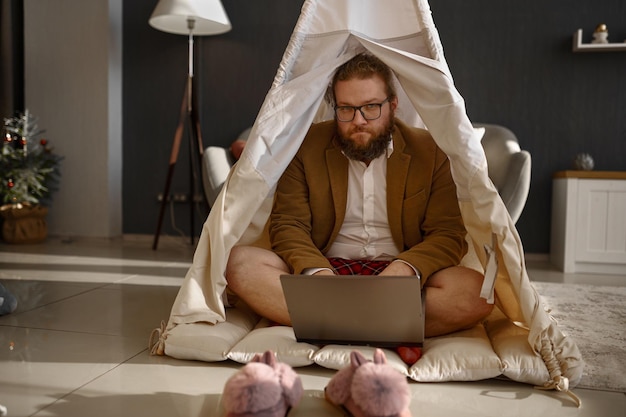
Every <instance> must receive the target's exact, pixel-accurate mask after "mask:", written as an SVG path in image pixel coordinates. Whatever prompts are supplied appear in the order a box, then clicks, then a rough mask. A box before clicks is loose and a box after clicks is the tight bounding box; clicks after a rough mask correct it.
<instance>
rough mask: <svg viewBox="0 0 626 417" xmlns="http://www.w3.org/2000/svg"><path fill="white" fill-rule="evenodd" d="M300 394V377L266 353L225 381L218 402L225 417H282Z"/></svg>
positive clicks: (272, 355)
mask: <svg viewBox="0 0 626 417" xmlns="http://www.w3.org/2000/svg"><path fill="white" fill-rule="evenodd" d="M302 392H303V388H302V381H301V380H300V377H299V376H298V375H297V374H296V373H295V372H294V370H293V369H292V368H291V367H290V366H289V365H287V364H284V363H280V362H278V361H277V360H276V357H275V356H274V353H273V352H271V351H267V352H265V353H264V354H263V355H256V356H255V357H254V359H253V360H252V362H250V363H248V364H246V365H245V366H244V367H243V368H241V369H240V370H239V371H238V372H237V373H236V374H234V375H233V376H232V377H230V378H229V379H228V381H226V385H225V386H224V394H223V396H222V400H223V403H224V408H225V409H226V413H227V414H226V416H227V417H285V416H286V415H287V414H288V413H289V410H291V408H292V407H295V406H296V405H297V404H298V402H299V401H300V398H301V397H302Z"/></svg>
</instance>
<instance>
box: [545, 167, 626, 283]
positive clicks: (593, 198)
mask: <svg viewBox="0 0 626 417" xmlns="http://www.w3.org/2000/svg"><path fill="white" fill-rule="evenodd" d="M551 232H552V234H551V242H550V259H551V262H552V264H554V265H556V266H557V267H559V268H560V269H561V270H562V271H563V272H590V273H608V274H624V275H626V172H621V171H610V172H609V171H561V172H557V173H556V174H555V175H554V179H553V187H552V231H551Z"/></svg>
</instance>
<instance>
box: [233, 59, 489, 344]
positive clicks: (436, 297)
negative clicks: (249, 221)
mask: <svg viewBox="0 0 626 417" xmlns="http://www.w3.org/2000/svg"><path fill="white" fill-rule="evenodd" d="M329 98H330V100H333V101H334V106H335V119H334V120H332V121H327V122H322V123H319V124H315V125H313V126H312V127H311V129H310V130H309V132H308V133H307V135H306V137H305V138H304V141H303V143H302V145H301V146H300V149H299V150H298V152H297V154H296V156H295V158H294V159H293V161H292V162H291V163H290V164H289V166H288V168H287V169H286V170H285V172H284V173H283V175H282V177H281V179H280V181H279V183H278V186H277V190H276V195H275V202H274V208H273V210H272V214H271V218H270V240H271V243H272V251H269V250H265V249H261V248H256V247H246V246H238V247H235V248H233V250H232V252H231V255H230V259H229V262H228V265H227V268H226V279H227V281H228V285H229V287H230V288H231V290H232V291H233V292H234V293H235V294H237V295H238V296H239V297H240V298H241V299H242V300H244V301H245V302H246V303H247V304H248V305H250V306H251V307H252V308H253V309H254V310H255V311H256V312H257V313H258V314H260V315H262V316H264V317H267V318H269V319H270V320H273V321H275V322H277V323H281V324H285V325H289V324H290V318H289V313H288V311H287V306H286V303H285V299H284V295H283V293H282V288H281V285H280V275H281V274H289V273H296V274H299V273H308V274H328V275H333V274H336V273H352V274H355V273H356V274H377V275H379V276H381V279H384V276H385V275H418V274H419V275H421V277H422V281H423V283H424V284H423V285H424V290H425V293H426V297H425V300H426V301H425V302H426V329H425V334H426V336H427V337H432V336H437V335H442V334H447V333H450V332H453V331H457V330H460V329H464V328H469V327H472V326H474V325H475V324H477V323H478V322H480V321H481V320H482V319H483V318H484V317H486V316H487V315H488V314H489V313H490V312H491V310H492V306H491V305H489V304H487V303H486V302H485V300H483V299H481V298H480V297H479V293H480V289H481V286H482V281H483V276H482V274H480V273H478V272H476V271H474V270H471V269H468V268H464V267H461V266H458V264H459V262H460V260H461V258H462V257H463V255H464V254H465V252H466V250H467V243H466V241H465V234H466V231H465V227H464V225H463V221H462V219H461V215H460V211H459V206H458V201H457V197H456V187H455V184H454V182H453V180H452V177H451V174H450V166H449V161H448V159H447V156H446V155H445V154H444V153H443V152H442V151H441V150H440V149H439V148H438V147H437V146H436V144H435V142H434V141H433V139H432V137H431V136H430V134H429V133H428V132H427V131H425V130H422V129H416V128H412V127H408V126H406V125H405V124H403V123H402V122H400V121H399V120H397V119H395V118H394V114H395V110H396V108H397V106H398V98H397V96H396V91H395V87H394V85H393V76H392V72H391V70H390V69H389V67H387V66H386V65H385V64H384V63H383V62H381V61H380V60H379V59H378V58H376V57H374V56H371V55H368V54H360V55H357V56H356V57H355V58H353V59H352V60H350V61H349V62H347V63H346V64H344V65H342V66H341V67H339V68H338V69H337V71H336V73H335V75H334V78H333V81H332V84H331V86H330V87H329Z"/></svg>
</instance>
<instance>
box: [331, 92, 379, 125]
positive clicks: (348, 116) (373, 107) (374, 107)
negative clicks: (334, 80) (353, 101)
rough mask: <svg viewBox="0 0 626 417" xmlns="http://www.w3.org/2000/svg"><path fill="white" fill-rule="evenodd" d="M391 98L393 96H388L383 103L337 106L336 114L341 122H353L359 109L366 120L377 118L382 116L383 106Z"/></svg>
mask: <svg viewBox="0 0 626 417" xmlns="http://www.w3.org/2000/svg"><path fill="white" fill-rule="evenodd" d="M390 99H391V97H387V98H386V99H384V100H383V101H382V102H381V103H368V104H364V105H362V106H335V116H337V120H339V121H340V122H351V121H352V120H354V116H355V115H356V111H357V110H358V111H359V112H360V113H361V116H363V118H364V119H365V120H376V119H378V118H379V117H380V114H381V110H380V109H381V107H382V106H383V104H385V103H386V102H388V101H389V100H390Z"/></svg>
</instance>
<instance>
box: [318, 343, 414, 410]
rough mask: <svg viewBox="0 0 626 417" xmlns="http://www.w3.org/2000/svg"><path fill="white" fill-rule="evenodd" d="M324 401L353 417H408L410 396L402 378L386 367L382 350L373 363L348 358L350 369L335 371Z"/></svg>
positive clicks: (358, 357) (355, 356)
mask: <svg viewBox="0 0 626 417" xmlns="http://www.w3.org/2000/svg"><path fill="white" fill-rule="evenodd" d="M325 394H326V399H327V400H328V401H329V402H331V403H332V404H334V405H337V406H342V407H344V408H345V409H346V410H347V411H348V412H350V413H351V414H352V415H353V416H354V417H409V416H410V415H411V412H410V411H409V409H408V407H409V404H410V403H411V393H410V391H409V384H408V383H407V381H406V377H405V376H404V375H402V374H401V373H400V372H398V371H397V370H395V369H393V368H392V367H391V366H390V365H388V364H387V358H386V357H385V354H384V352H383V351H382V350H380V349H376V351H375V353H374V361H373V362H372V361H368V360H367V359H366V358H365V357H364V356H363V355H362V354H361V353H360V352H358V351H353V352H352V353H351V354H350V366H348V367H346V368H343V369H341V370H339V371H338V372H337V373H336V374H335V376H333V378H332V379H331V380H330V382H329V383H328V385H327V386H326V389H325Z"/></svg>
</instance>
